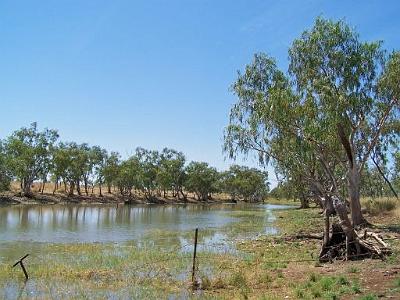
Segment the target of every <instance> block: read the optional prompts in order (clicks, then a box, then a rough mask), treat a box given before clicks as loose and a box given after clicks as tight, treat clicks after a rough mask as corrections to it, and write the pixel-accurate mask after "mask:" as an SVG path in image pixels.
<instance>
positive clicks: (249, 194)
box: [221, 165, 269, 202]
mask: <svg viewBox="0 0 400 300" xmlns="http://www.w3.org/2000/svg"><path fill="white" fill-rule="evenodd" d="M267 180H268V173H267V172H262V171H260V170H257V169H255V168H248V167H246V166H238V165H232V166H231V167H230V168H229V170H228V171H225V172H223V173H222V174H221V183H222V190H223V191H224V192H226V193H228V194H230V195H231V197H232V199H233V200H244V201H250V202H257V201H262V200H264V198H265V197H266V195H267V193H268V190H269V187H268V181H267Z"/></svg>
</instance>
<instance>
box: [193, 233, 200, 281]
mask: <svg viewBox="0 0 400 300" xmlns="http://www.w3.org/2000/svg"><path fill="white" fill-rule="evenodd" d="M198 232H199V229H198V228H196V230H195V232H194V250H193V267H192V287H193V289H194V288H196V281H195V278H194V277H195V271H196V252H197V234H198Z"/></svg>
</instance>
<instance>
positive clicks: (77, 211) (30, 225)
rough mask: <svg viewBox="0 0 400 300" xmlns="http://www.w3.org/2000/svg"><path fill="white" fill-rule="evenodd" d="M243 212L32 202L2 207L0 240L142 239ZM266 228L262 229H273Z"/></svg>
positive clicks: (203, 207)
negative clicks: (157, 233)
mask: <svg viewBox="0 0 400 300" xmlns="http://www.w3.org/2000/svg"><path fill="white" fill-rule="evenodd" d="M276 208H281V206H274V205H258V206H250V208H247V209H267V212H268V221H273V219H274V216H273V214H272V213H271V212H270V210H271V209H276ZM239 209H240V210H243V209H244V208H243V207H241V206H238V205H212V206H207V205H175V206H165V205H164V206H155V205H143V206H127V205H126V206H119V207H118V208H117V207H116V206H108V205H90V206H89V205H40V206H39V205H35V206H12V207H1V208H0V241H2V242H10V241H32V242H53V243H73V242H120V241H127V240H135V239H138V238H140V237H141V236H142V235H143V234H145V233H146V232H147V231H149V230H155V229H161V230H172V231H184V230H191V229H194V228H196V227H201V228H209V227H221V226H223V225H226V224H228V223H229V222H233V221H234V220H235V219H234V218H233V217H230V216H229V215H228V214H221V211H222V212H224V211H225V212H229V211H232V210H239ZM275 230H276V229H275V228H272V227H267V228H266V233H272V234H273V233H276V232H275Z"/></svg>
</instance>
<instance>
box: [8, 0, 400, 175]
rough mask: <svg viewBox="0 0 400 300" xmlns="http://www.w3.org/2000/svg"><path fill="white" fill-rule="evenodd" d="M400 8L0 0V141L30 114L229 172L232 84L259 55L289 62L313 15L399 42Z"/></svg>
mask: <svg viewBox="0 0 400 300" xmlns="http://www.w3.org/2000/svg"><path fill="white" fill-rule="evenodd" d="M399 13H400V1H379V0H375V1H373V0H359V1H357V0H354V1H348V0H346V1H338V0H336V1H308V0H302V1H300V0H298V1H295V0H293V1H282V0H279V1H278V0H275V1H266V0H260V1H251V0H240V1H236V0H234V1H232V0H230V1H228V0H224V1H222V0H221V1H219V0H210V1H205V0H204V1H200V0H198V1H194V0H193V1H191V0H185V1H184V0H182V1H175V0H168V1H167V0H165V1H151V0H147V1H144V0H143V1H133V0H130V1H128V0H125V1H120V0H112V1H101V0H93V1H85V0H68V1H67V0H65V1H64V0H57V1H54V0H52V1H46V0H40V1H28V0H27V1H18V0H11V1H6V0H2V1H0V103H1V106H0V138H4V137H5V136H7V135H8V134H10V133H11V132H12V131H13V130H15V129H18V128H20V127H22V126H27V125H29V124H30V123H31V122H34V121H37V122H38V124H39V127H40V128H43V127H48V128H55V129H58V130H59V133H60V135H61V138H62V139H63V140H66V141H71V140H73V141H77V142H88V143H90V144H92V145H100V146H102V147H104V148H106V149H108V150H116V151H119V152H120V153H121V154H122V155H123V156H125V157H126V156H128V155H129V154H130V153H132V152H133V150H134V149H135V148H136V147H137V146H142V147H145V148H149V149H161V148H163V147H165V146H167V147H171V148H175V149H177V150H180V151H182V152H184V153H185V154H186V155H187V158H188V159H189V160H199V161H206V162H209V163H210V164H212V165H214V166H216V167H217V168H218V169H225V168H226V167H227V166H228V165H229V164H230V163H231V162H230V161H225V160H224V155H223V154H222V146H221V145H222V138H223V128H224V126H226V124H227V122H228V113H229V109H230V107H231V106H232V104H233V103H234V101H235V98H234V96H233V95H232V94H231V92H230V91H229V86H230V84H231V83H232V82H233V81H234V80H235V77H236V71H237V70H239V69H243V67H244V65H245V64H246V63H248V62H250V60H251V58H252V55H253V54H254V53H255V52H260V51H263V52H267V53H268V54H270V55H272V56H274V57H275V58H276V59H277V61H278V64H279V66H280V67H282V68H283V69H286V68H287V49H288V47H289V46H290V44H291V42H292V41H293V39H294V38H296V37H298V36H299V34H300V33H301V32H302V31H303V30H304V29H306V28H309V27H310V26H311V25H312V24H313V22H314V19H315V17H317V16H319V15H321V16H324V17H328V18H335V19H340V18H345V19H346V20H347V22H348V23H350V24H351V25H352V26H354V27H356V29H357V30H358V32H359V33H360V34H361V38H362V39H365V40H383V41H384V42H385V43H384V46H385V47H386V48H387V49H394V48H397V49H399V45H400V35H399V29H400V18H399V16H398V15H399ZM247 163H248V164H249V165H254V164H255V162H254V161H252V160H250V161H248V162H247Z"/></svg>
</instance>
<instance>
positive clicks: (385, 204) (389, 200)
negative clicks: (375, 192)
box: [361, 197, 400, 216]
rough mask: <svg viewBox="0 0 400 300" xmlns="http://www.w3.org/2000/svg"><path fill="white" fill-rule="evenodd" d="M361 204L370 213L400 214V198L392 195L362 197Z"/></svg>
mask: <svg viewBox="0 0 400 300" xmlns="http://www.w3.org/2000/svg"><path fill="white" fill-rule="evenodd" d="M361 205H362V207H364V208H365V209H366V210H367V212H368V213H369V214H371V215H380V214H386V213H390V214H392V215H397V216H400V200H397V199H395V198H393V197H381V198H362V199H361Z"/></svg>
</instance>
